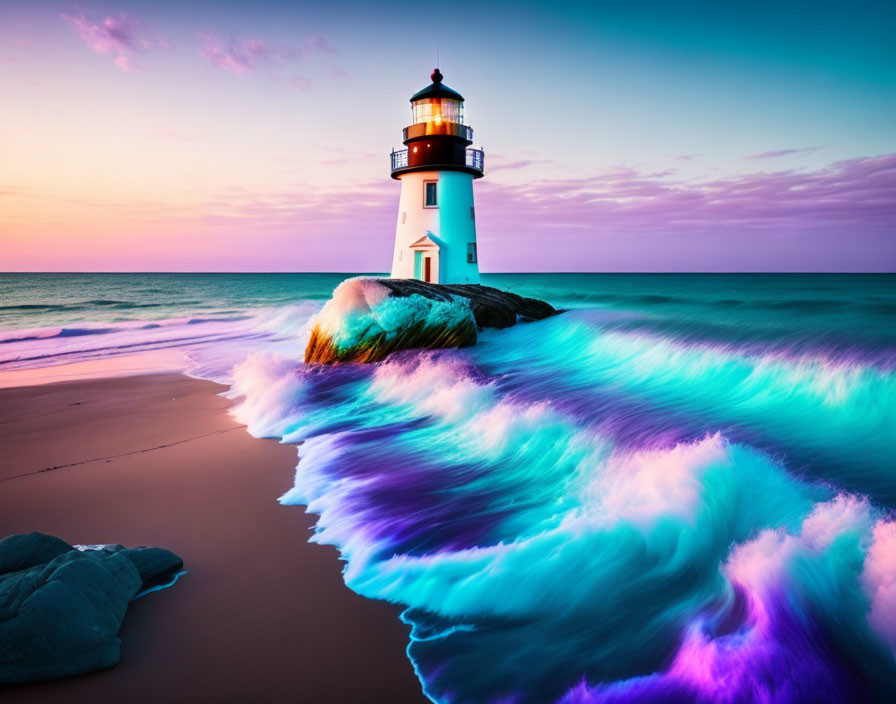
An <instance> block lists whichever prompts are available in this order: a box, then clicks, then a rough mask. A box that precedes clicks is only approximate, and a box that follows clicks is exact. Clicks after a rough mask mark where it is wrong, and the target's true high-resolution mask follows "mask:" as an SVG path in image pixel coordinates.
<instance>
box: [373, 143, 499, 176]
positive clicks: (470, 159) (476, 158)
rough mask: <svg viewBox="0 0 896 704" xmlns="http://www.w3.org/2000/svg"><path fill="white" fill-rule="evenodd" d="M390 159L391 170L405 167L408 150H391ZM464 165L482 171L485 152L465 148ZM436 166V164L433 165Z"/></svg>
mask: <svg viewBox="0 0 896 704" xmlns="http://www.w3.org/2000/svg"><path fill="white" fill-rule="evenodd" d="M389 156H390V157H391V159H392V171H398V170H399V169H406V168H407V166H408V150H407V149H400V150H398V151H394V150H393V151H392V153H391V154H390V155H389ZM466 165H467V166H468V167H470V168H471V169H474V170H475V171H479V172H482V171H483V170H484V169H485V152H484V151H482V150H481V149H467V151H466ZM435 166H436V167H437V166H438V165H435Z"/></svg>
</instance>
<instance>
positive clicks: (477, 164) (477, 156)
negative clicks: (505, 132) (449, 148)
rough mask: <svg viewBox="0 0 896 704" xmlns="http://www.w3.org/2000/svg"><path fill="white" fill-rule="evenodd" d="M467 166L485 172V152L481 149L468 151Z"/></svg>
mask: <svg viewBox="0 0 896 704" xmlns="http://www.w3.org/2000/svg"><path fill="white" fill-rule="evenodd" d="M467 166H469V167H471V168H473V169H476V170H477V171H483V170H485V152H484V151H482V150H481V149H467Z"/></svg>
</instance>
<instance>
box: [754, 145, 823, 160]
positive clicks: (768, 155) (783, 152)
mask: <svg viewBox="0 0 896 704" xmlns="http://www.w3.org/2000/svg"><path fill="white" fill-rule="evenodd" d="M824 148H825V147H824V146H820V147H803V148H801V149H774V150H772V151H770V152H762V153H761V154H749V155H748V156H745V157H744V159H777V158H778V157H780V156H793V155H794V154H811V153H812V152H817V151H818V150H819V149H824Z"/></svg>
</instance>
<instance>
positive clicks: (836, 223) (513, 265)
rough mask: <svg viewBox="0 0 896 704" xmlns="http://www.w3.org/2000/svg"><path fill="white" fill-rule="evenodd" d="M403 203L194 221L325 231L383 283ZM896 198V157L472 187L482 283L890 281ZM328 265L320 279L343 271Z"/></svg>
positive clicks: (226, 210) (291, 208) (222, 207)
mask: <svg viewBox="0 0 896 704" xmlns="http://www.w3.org/2000/svg"><path fill="white" fill-rule="evenodd" d="M398 190H399V185H398V184H397V183H395V182H394V181H391V180H390V179H387V178H383V179H375V180H372V181H358V182H354V183H352V184H351V185H350V187H349V190H348V191H346V190H345V188H344V187H343V188H340V189H339V190H338V191H334V190H333V189H332V188H324V187H313V186H307V185H306V186H301V187H296V188H294V189H291V190H289V191H288V192H287V191H284V192H280V193H271V192H266V193H251V192H248V191H243V192H233V193H229V194H227V196H226V197H222V198H221V199H220V201H215V202H209V203H207V204H205V206H204V207H203V208H202V212H201V214H199V215H198V218H199V220H201V221H202V222H204V223H205V225H206V226H207V227H213V228H222V229H223V230H230V229H232V230H233V231H234V232H238V231H241V228H245V227H246V223H247V222H250V223H251V226H252V227H253V228H256V229H257V230H258V231H265V232H268V233H270V235H271V237H275V236H282V237H283V238H284V241H285V238H290V240H289V241H293V239H294V238H296V237H299V238H301V237H303V236H308V237H309V238H311V237H314V236H315V235H316V233H319V232H321V231H326V232H327V233H329V234H330V235H331V236H333V237H335V238H339V239H340V241H345V242H346V243H347V244H348V243H350V244H351V246H352V247H353V248H354V249H353V251H354V252H356V254H357V256H358V260H357V261H358V262H359V264H358V266H359V267H361V268H364V269H369V270H371V271H377V270H385V269H386V268H388V260H389V255H390V253H391V247H392V236H393V233H394V228H395V217H396V213H397V208H398ZM894 192H896V154H887V155H883V156H876V157H861V158H856V159H850V160H847V161H841V162H837V163H835V164H832V165H830V166H828V167H826V168H823V169H819V170H816V171H793V170H791V171H779V172H773V173H752V174H742V175H738V176H731V177H728V178H724V179H716V180H713V181H694V180H685V179H681V178H677V177H675V176H674V175H666V176H653V177H651V176H650V175H648V174H646V173H642V172H641V171H639V170H638V169H636V168H633V167H631V166H628V165H622V166H619V167H616V168H612V169H608V170H606V171H603V172H600V173H597V174H594V175H593V176H590V177H586V178H574V179H554V180H547V179H544V180H537V181H529V182H526V183H524V184H521V185H509V184H502V183H500V182H495V180H494V179H490V178H485V179H483V180H482V181H480V182H478V183H477V185H476V215H477V230H478V236H479V239H480V253H481V262H482V267H483V270H484V271H552V270H553V271H888V270H889V271H892V270H894V269H896V214H894V210H893V205H892V202H893V199H892V194H893V193H894ZM346 202H351V203H352V208H350V209H347V208H345V203H346ZM149 217H158V216H157V214H156V213H152V214H150V215H149ZM359 222H363V223H364V226H363V227H359V226H358V223H359ZM276 233H280V234H279V235H277V234H276ZM320 257H321V262H320V263H319V264H317V266H321V267H324V268H328V267H329V268H331V269H332V268H334V267H338V266H339V263H338V260H337V259H335V258H334V260H333V261H332V262H331V261H330V260H326V261H324V259H326V257H325V256H324V255H323V254H320Z"/></svg>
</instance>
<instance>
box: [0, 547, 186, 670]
mask: <svg viewBox="0 0 896 704" xmlns="http://www.w3.org/2000/svg"><path fill="white" fill-rule="evenodd" d="M182 566H183V563H182V562H181V560H180V558H179V557H177V555H175V554H174V553H171V552H169V551H167V550H162V549H160V548H136V549H127V548H124V547H122V546H121V545H103V546H97V547H96V548H90V549H86V550H77V549H75V548H73V547H72V546H71V545H69V544H68V543H66V542H64V541H62V540H60V539H59V538H54V537H52V536H49V535H43V534H41V533H29V534H27V535H12V536H9V537H8V538H4V539H3V540H0V683H15V682H32V681H35V680H46V679H53V678H56V677H62V676H65V675H73V674H77V673H81V672H88V671H90V670H96V669H99V668H103V667H111V666H112V665H114V664H116V663H117V662H118V658H119V654H120V648H121V641H120V640H119V638H118V635H117V634H118V631H119V629H120V628H121V622H122V619H124V615H125V612H126V611H127V607H128V602H129V601H130V600H131V599H132V598H134V596H135V595H136V594H137V593H138V592H140V591H141V590H142V589H144V588H146V587H148V586H151V585H152V584H153V583H154V582H156V581H157V580H162V579H170V578H172V577H173V576H174V574H175V573H176V572H177V571H179V570H180V568H181V567H182Z"/></svg>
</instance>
